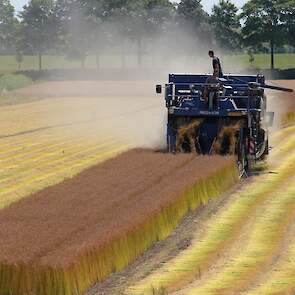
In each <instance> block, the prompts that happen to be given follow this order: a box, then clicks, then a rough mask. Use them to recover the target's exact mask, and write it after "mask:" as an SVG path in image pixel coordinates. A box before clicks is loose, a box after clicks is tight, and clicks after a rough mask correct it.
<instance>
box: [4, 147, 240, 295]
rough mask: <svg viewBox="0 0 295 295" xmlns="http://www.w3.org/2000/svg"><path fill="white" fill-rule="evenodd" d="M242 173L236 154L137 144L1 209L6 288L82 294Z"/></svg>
mask: <svg viewBox="0 0 295 295" xmlns="http://www.w3.org/2000/svg"><path fill="white" fill-rule="evenodd" d="M236 180H237V172H236V168H235V160H234V158H232V157H220V156H213V157H210V160H209V157H206V156H204V157H195V156H194V155H177V156H175V155H171V154H163V153H156V152H152V151H149V150H141V149H135V150H131V151H129V152H127V153H124V154H122V155H120V156H119V157H117V158H114V159H111V160H108V161H106V162H105V163H103V164H100V165H97V166H95V167H92V168H90V169H88V170H86V171H84V172H82V173H81V174H79V175H78V176H76V177H74V178H72V179H69V180H66V181H64V182H63V183H60V184H58V185H55V186H53V187H50V188H47V189H45V190H43V191H41V192H39V193H36V194H34V195H33V196H31V197H30V198H27V199H24V200H22V201H20V202H18V203H16V204H13V205H11V206H10V207H8V208H6V209H4V210H1V211H0V294H12V295H15V294H22V295H26V294H42V295H47V294H48V295H53V294H55V295H57V294H63V295H68V294H81V293H82V292H84V291H85V290H86V289H87V288H88V287H90V286H91V285H92V284H93V283H94V282H95V281H97V280H102V279H104V278H105V277H106V276H107V275H109V274H110V273H111V272H113V271H118V270H120V269H122V268H123V267H125V266H126V265H127V264H128V263H130V262H131V261H132V260H134V259H135V258H136V257H138V255H140V254H141V253H143V252H144V251H145V250H146V249H147V248H148V247H149V246H150V245H151V244H152V243H153V242H155V241H157V240H160V239H163V238H165V237H166V236H167V235H169V233H170V232H171V230H172V229H173V228H175V226H176V225H177V223H178V222H179V220H180V219H181V218H182V217H183V216H184V215H185V214H186V213H187V212H188V211H189V210H193V209H195V208H196V207H198V206H199V205H200V204H202V203H206V202H207V201H208V199H209V198H211V197H216V196H218V195H219V194H220V193H221V191H223V190H224V189H226V188H228V187H229V186H230V185H232V184H233V183H234V182H235V181H236Z"/></svg>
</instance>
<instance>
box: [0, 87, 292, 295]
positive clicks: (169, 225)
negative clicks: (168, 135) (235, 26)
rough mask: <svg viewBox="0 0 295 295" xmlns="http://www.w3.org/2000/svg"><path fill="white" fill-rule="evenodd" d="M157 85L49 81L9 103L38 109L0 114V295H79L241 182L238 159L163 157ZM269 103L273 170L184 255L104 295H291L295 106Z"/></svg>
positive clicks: (230, 202) (244, 187) (225, 207)
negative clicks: (273, 115)
mask: <svg viewBox="0 0 295 295" xmlns="http://www.w3.org/2000/svg"><path fill="white" fill-rule="evenodd" d="M272 83H273V84H279V85H283V86H287V87H288V86H290V87H293V88H295V87H294V81H273V82H272ZM154 84H155V83H154V82H150V81H137V82H126V81H125V82H124V81H104V82H94V81H75V82H71V81H69V82H45V83H40V84H34V85H31V86H29V87H26V88H24V89H20V90H17V91H15V92H13V93H12V95H17V96H20V97H22V98H23V102H25V101H26V100H27V98H28V101H29V100H31V99H33V100H34V101H31V102H27V103H18V104H15V105H3V106H1V107H0V121H1V122H0V123H1V124H0V179H1V182H0V294H5V295H6V294H11V295H15V294H22V295H29V294H42V295H43V294H44V295H56V294H57V295H72V294H84V293H85V292H86V291H87V289H89V288H90V287H91V286H93V284H95V283H96V282H97V281H99V282H102V281H104V280H106V279H107V278H108V277H109V275H110V274H111V273H113V272H119V273H120V272H121V271H122V270H123V269H124V268H125V267H126V266H127V265H129V264H130V263H133V262H134V261H135V260H136V259H137V258H138V257H139V256H141V255H142V254H143V253H145V252H146V251H147V250H148V249H149V248H150V247H151V245H153V244H154V243H155V242H158V241H161V240H164V239H165V238H166V237H167V236H169V235H170V234H171V232H172V231H173V230H174V229H175V228H176V227H177V226H178V224H179V223H180V222H181V220H182V219H183V217H184V216H185V215H187V214H188V213H189V212H191V211H194V210H195V209H197V208H199V209H202V208H203V207H204V206H203V205H205V204H208V203H210V202H211V201H212V200H215V199H218V198H217V197H219V196H220V195H221V194H223V193H225V192H227V191H228V189H229V188H233V187H234V185H235V184H236V183H237V182H238V176H237V168H236V165H235V160H234V158H233V157H220V156H211V157H206V156H199V157H196V156H195V155H190V154H183V155H177V156H175V155H171V154H165V153H163V152H161V149H162V148H163V147H164V146H165V122H166V119H165V116H166V113H165V105H164V102H163V98H162V96H155V95H154V94H153V92H154ZM269 97H270V100H269V102H270V103H269V108H270V110H275V111H276V113H277V120H276V127H275V129H274V130H273V134H272V137H271V139H272V140H271V145H272V146H273V149H272V152H271V155H270V157H269V160H268V163H267V167H266V170H265V171H264V172H262V173H260V174H258V175H255V176H253V177H251V178H250V179H248V180H247V181H245V183H243V184H241V185H240V186H239V187H238V188H237V189H233V191H232V192H230V193H228V195H227V196H226V200H227V201H224V203H222V205H221V206H220V207H219V208H215V210H214V214H213V215H212V216H209V217H208V218H207V219H206V220H205V221H204V224H202V226H201V227H200V230H201V232H200V233H199V232H198V234H196V233H195V232H192V233H191V234H190V235H191V242H190V243H189V244H188V245H187V246H186V247H180V249H178V251H176V252H173V253H174V254H173V253H172V252H169V253H170V254H169V255H168V256H167V259H166V260H165V261H157V263H156V265H155V266H154V267H152V268H151V270H150V271H142V272H140V271H139V272H137V275H136V277H132V275H130V276H129V277H128V280H122V278H120V275H119V279H118V281H120V282H121V283H120V282H117V283H115V284H123V285H122V288H121V290H120V292H119V293H116V292H114V291H112V290H111V289H110V291H109V292H105V291H104V290H103V292H102V293H103V294H109V295H115V294H129V295H131V294H138V295H139V294H140V295H145V294H146V295H151V294H154V295H155V294H174V295H185V294H193V295H194V294H198V295H199V294H216V295H219V294H292V292H294V290H295V283H294V279H293V278H294V275H295V265H294V263H295V261H294V259H293V258H294V249H295V239H294V236H295V206H294V204H295V186H294V184H295V127H294V118H295V115H294V111H295V103H294V101H295V99H294V98H295V97H294V94H282V95H281V94H279V97H278V96H277V95H276V94H274V93H272V92H270V93H269ZM282 124H283V125H285V128H283V129H281V126H282ZM142 126H143V127H142ZM138 147H141V148H138ZM164 250H165V249H164ZM172 254H173V255H172ZM150 258H151V259H152V257H151V256H150ZM122 281H124V283H122ZM115 284H114V285H115ZM91 292H92V293H91ZM90 294H96V295H98V294H101V293H95V288H94V289H93V290H92V291H91V290H90Z"/></svg>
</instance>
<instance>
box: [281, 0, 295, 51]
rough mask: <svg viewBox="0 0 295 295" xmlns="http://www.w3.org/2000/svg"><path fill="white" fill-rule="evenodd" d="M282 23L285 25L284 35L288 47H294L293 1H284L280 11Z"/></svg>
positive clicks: (294, 8) (294, 1) (294, 20)
mask: <svg viewBox="0 0 295 295" xmlns="http://www.w3.org/2000/svg"><path fill="white" fill-rule="evenodd" d="M281 14H282V21H283V22H284V23H286V27H285V31H286V32H285V33H286V37H287V41H288V43H289V44H290V45H293V46H295V0H289V1H286V2H285V3H284V4H283V5H282V9H281Z"/></svg>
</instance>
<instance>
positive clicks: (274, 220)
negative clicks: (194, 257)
mask: <svg viewBox="0 0 295 295" xmlns="http://www.w3.org/2000/svg"><path fill="white" fill-rule="evenodd" d="M294 180H295V179H294V178H293V179H291V180H290V183H292V182H293V183H294ZM283 187H286V183H282V186H281V187H280V188H278V189H277V190H276V191H274V192H273V194H272V198H271V199H270V200H269V202H268V203H267V204H266V206H265V208H264V210H262V211H264V212H261V215H260V216H259V217H258V218H257V220H255V223H254V224H253V228H252V230H251V234H250V236H249V238H248V241H247V243H246V245H245V247H244V248H243V249H241V252H240V254H239V255H238V256H236V257H234V258H232V259H230V261H228V263H227V264H226V265H225V266H224V267H223V268H222V269H221V270H219V271H218V273H217V274H215V275H214V277H212V278H210V279H208V280H206V282H205V283H204V284H202V285H201V286H199V287H192V288H190V289H189V290H187V291H186V292H184V294H188V295H193V294H198V295H199V294H200V295H202V294H234V293H235V294H236V293H239V292H240V291H242V290H243V288H244V287H245V286H248V285H249V284H251V279H253V278H254V277H255V276H257V275H259V272H260V271H261V269H262V268H263V266H264V265H267V263H268V262H269V261H271V259H272V257H273V255H275V253H276V252H277V251H278V250H279V247H280V246H281V242H282V240H283V236H284V234H285V233H286V231H287V229H288V225H289V224H290V223H291V222H292V221H293V219H294V217H295V186H294V185H293V186H292V185H291V187H290V186H288V187H287V188H286V189H285V190H283V189H282V188H283Z"/></svg>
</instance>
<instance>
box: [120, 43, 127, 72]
mask: <svg viewBox="0 0 295 295" xmlns="http://www.w3.org/2000/svg"><path fill="white" fill-rule="evenodd" d="M125 66H126V65H125V42H124V40H123V41H122V45H121V67H122V70H125Z"/></svg>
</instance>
